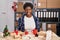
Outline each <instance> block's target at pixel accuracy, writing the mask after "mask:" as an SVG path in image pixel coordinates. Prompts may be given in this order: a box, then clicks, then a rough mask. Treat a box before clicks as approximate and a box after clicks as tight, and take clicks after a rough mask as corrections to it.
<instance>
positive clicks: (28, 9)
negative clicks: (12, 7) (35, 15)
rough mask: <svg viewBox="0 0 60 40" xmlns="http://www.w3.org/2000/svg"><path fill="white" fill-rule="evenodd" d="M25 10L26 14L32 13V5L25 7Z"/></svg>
mask: <svg viewBox="0 0 60 40" xmlns="http://www.w3.org/2000/svg"><path fill="white" fill-rule="evenodd" d="M25 12H26V14H28V15H29V14H31V13H32V9H31V7H26V8H25Z"/></svg>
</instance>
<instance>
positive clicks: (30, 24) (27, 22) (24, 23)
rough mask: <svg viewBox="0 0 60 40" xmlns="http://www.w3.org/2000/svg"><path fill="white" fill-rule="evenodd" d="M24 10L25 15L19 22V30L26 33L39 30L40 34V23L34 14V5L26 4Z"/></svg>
mask: <svg viewBox="0 0 60 40" xmlns="http://www.w3.org/2000/svg"><path fill="white" fill-rule="evenodd" d="M23 8H24V10H25V14H24V15H23V16H22V17H21V18H19V20H18V22H19V27H18V30H20V31H22V32H24V31H32V30H34V29H37V30H38V32H39V31H40V26H39V23H38V19H37V18H36V17H35V16H34V15H33V13H32V9H33V5H32V3H25V4H24V6H23Z"/></svg>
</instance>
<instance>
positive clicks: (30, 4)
mask: <svg viewBox="0 0 60 40" xmlns="http://www.w3.org/2000/svg"><path fill="white" fill-rule="evenodd" d="M26 7H31V9H33V4H32V3H28V2H27V3H25V4H24V6H23V8H24V10H25V8H26Z"/></svg>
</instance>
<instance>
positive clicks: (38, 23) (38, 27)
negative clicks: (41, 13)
mask: <svg viewBox="0 0 60 40" xmlns="http://www.w3.org/2000/svg"><path fill="white" fill-rule="evenodd" d="M37 30H38V32H40V22H39V19H38V18H37Z"/></svg>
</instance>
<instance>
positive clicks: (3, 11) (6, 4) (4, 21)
mask: <svg viewBox="0 0 60 40" xmlns="http://www.w3.org/2000/svg"><path fill="white" fill-rule="evenodd" d="M13 1H14V0H1V1H0V32H3V29H4V27H5V25H8V29H9V31H13V30H14V12H13V10H12V8H11V6H12V3H13Z"/></svg>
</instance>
